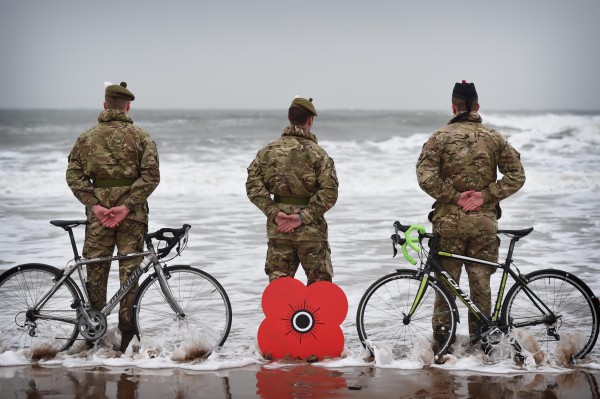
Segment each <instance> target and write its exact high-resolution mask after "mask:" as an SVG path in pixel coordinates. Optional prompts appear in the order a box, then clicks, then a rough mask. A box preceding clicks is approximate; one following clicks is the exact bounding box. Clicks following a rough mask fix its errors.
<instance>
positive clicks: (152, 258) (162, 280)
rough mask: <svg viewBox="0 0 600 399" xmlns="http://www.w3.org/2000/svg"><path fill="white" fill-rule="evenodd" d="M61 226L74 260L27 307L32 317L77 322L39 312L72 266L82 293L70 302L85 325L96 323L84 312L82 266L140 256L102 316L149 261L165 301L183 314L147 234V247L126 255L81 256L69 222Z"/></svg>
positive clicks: (87, 305) (85, 293) (87, 301)
mask: <svg viewBox="0 0 600 399" xmlns="http://www.w3.org/2000/svg"><path fill="white" fill-rule="evenodd" d="M61 227H62V228H63V229H64V230H66V231H68V233H69V236H70V238H71V246H72V248H73V254H74V256H75V259H74V260H75V262H74V263H73V264H71V265H68V266H67V267H66V268H65V269H64V270H63V272H62V274H61V277H60V278H59V279H58V280H57V281H56V282H55V284H54V285H53V286H52V288H51V289H50V291H48V293H46V294H45V295H44V296H43V297H42V298H41V299H40V301H38V303H36V304H34V306H33V307H32V309H31V310H30V312H32V313H33V314H35V316H36V318H43V319H51V320H60V321H65V322H68V323H72V324H77V323H78V322H79V321H78V320H77V319H71V318H62V317H57V316H52V315H45V314H44V313H43V312H40V310H41V309H42V308H43V307H44V305H45V304H46V303H47V302H48V300H49V299H50V298H51V297H52V295H54V293H56V291H57V290H58V288H59V287H60V286H61V285H62V284H64V282H65V281H66V280H67V279H68V278H69V277H70V276H71V275H72V274H73V273H74V272H75V270H77V272H78V275H79V280H80V283H81V286H82V290H81V292H80V293H81V296H82V297H81V298H79V300H78V301H77V303H74V304H72V305H71V306H72V307H73V308H74V309H78V310H79V312H80V314H81V315H82V316H83V317H84V318H85V320H86V322H87V323H88V325H89V326H92V327H97V326H98V325H99V323H98V322H96V321H94V320H92V318H91V317H90V316H89V314H88V310H89V309H90V306H91V305H90V299H89V294H88V291H87V285H86V280H85V278H84V276H83V266H85V265H89V264H94V263H102V262H112V261H114V260H116V261H120V260H127V259H135V258H141V257H144V259H143V260H142V262H141V263H140V265H139V266H138V267H137V268H136V269H135V270H134V271H133V273H131V275H130V276H129V278H128V279H127V281H126V282H125V283H124V284H123V285H122V286H121V287H120V288H119V290H118V291H117V292H116V293H115V294H114V295H113V297H112V298H111V299H110V300H109V301H107V303H106V305H105V306H104V307H103V308H102V310H101V311H100V313H102V314H103V315H104V316H105V317H107V316H108V315H110V313H111V312H112V310H113V309H114V308H115V307H116V306H117V304H118V303H119V302H120V301H121V299H123V297H125V295H126V294H127V293H128V292H129V291H130V290H131V289H132V287H133V286H134V285H135V284H136V283H137V282H138V281H139V279H140V277H141V276H142V275H143V274H144V273H146V272H147V271H148V269H149V265H150V264H152V266H153V267H154V270H155V272H156V274H157V276H158V281H159V284H160V287H161V290H162V292H163V294H164V295H165V299H166V300H167V302H168V303H169V305H170V306H171V308H172V309H173V311H174V312H175V313H177V315H178V316H179V317H184V316H185V313H184V312H183V310H182V309H181V307H180V306H179V304H178V303H177V301H176V300H175V298H174V297H173V294H172V293H171V290H170V289H169V286H168V284H167V277H166V276H165V273H164V271H163V266H162V264H161V262H160V260H159V259H158V257H157V255H156V251H155V250H154V245H153V244H152V240H151V239H150V238H146V246H147V248H148V250H147V251H143V252H136V253H132V254H127V255H116V256H109V257H102V258H95V259H84V258H82V257H80V256H79V254H78V252H77V246H76V244H75V240H74V237H73V232H72V228H71V227H70V226H61Z"/></svg>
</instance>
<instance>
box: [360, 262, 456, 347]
mask: <svg viewBox="0 0 600 399" xmlns="http://www.w3.org/2000/svg"><path fill="white" fill-rule="evenodd" d="M420 284H421V278H420V276H419V274H418V273H417V272H416V271H414V270H398V271H397V272H396V273H392V274H388V275H387V276H384V277H382V278H380V279H379V280H377V281H376V282H375V283H373V284H372V285H371V286H370V287H369V288H368V289H367V291H366V292H365V293H364V295H363V297H362V299H361V300H360V303H359V305H358V310H357V314H356V327H357V329H358V336H359V338H360V340H361V342H362V344H363V346H364V347H365V348H368V349H369V350H370V351H371V354H375V353H374V347H375V348H376V347H380V346H385V347H387V348H388V349H389V350H391V352H392V355H393V357H394V359H417V358H418V357H419V353H421V352H422V351H423V350H428V349H429V348H432V349H433V351H434V354H436V355H443V354H445V353H446V352H447V351H448V348H449V347H450V345H451V344H452V342H453V341H454V337H455V334H456V323H457V320H456V315H457V314H458V313H457V309H456V304H455V302H454V300H453V299H452V298H451V296H450V295H449V294H448V292H447V290H446V289H445V288H444V287H443V286H442V284H441V283H439V282H438V280H436V279H435V278H434V277H433V276H428V280H427V289H426V290H425V292H424V293H423V297H422V298H421V301H420V302H419V304H418V306H417V308H416V310H415V312H414V313H413V315H412V317H411V318H410V320H408V319H407V318H406V316H407V315H408V314H409V311H410V309H411V307H412V306H413V302H414V300H415V297H416V296H417V293H418V292H419V285H420ZM436 295H439V297H440V298H441V299H442V300H443V303H444V305H442V306H440V307H438V309H437V313H436V311H434V301H435V297H436ZM434 317H436V318H444V319H445V320H448V323H447V330H446V331H444V334H443V336H442V337H439V336H438V339H437V340H436V339H434V334H433V327H432V319H433V318H434Z"/></svg>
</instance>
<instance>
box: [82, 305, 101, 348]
mask: <svg viewBox="0 0 600 399" xmlns="http://www.w3.org/2000/svg"><path fill="white" fill-rule="evenodd" d="M87 314H88V316H89V320H90V321H91V322H92V323H93V324H90V323H88V321H87V320H86V318H85V317H84V316H83V315H79V333H80V334H81V335H82V336H83V337H84V338H85V339H88V340H90V341H96V340H98V339H100V338H102V336H104V334H105V333H106V329H107V325H108V324H107V322H106V316H104V315H103V314H102V313H101V312H99V311H97V310H88V311H87Z"/></svg>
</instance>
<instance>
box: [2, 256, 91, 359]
mask: <svg viewBox="0 0 600 399" xmlns="http://www.w3.org/2000/svg"><path fill="white" fill-rule="evenodd" d="M60 273H61V271H60V270H59V269H57V268H55V267H52V266H48V265H42V264H26V265H20V266H16V267H14V268H12V269H9V270H7V271H6V272H4V273H3V274H2V275H1V276H0V336H1V338H0V349H1V350H0V352H2V351H15V352H16V351H20V350H22V349H26V350H28V351H29V356H31V357H32V358H41V357H51V356H54V355H55V354H56V353H58V352H62V351H64V350H66V349H67V348H69V347H70V346H71V345H72V344H73V342H74V341H75V338H76V337H77V334H78V332H79V331H78V329H77V311H76V310H75V309H73V308H72V307H71V305H72V304H73V303H74V302H75V301H76V300H77V299H78V298H79V297H80V295H79V289H78V288H77V286H76V285H75V283H74V282H73V281H72V280H71V279H67V280H65V282H64V283H63V284H62V285H61V286H60V287H59V288H58V290H57V291H56V292H55V293H54V294H53V295H52V297H51V298H50V299H49V300H48V301H47V302H46V303H45V304H44V306H43V307H42V308H40V309H38V311H36V312H33V311H32V307H33V306H34V305H35V304H37V303H38V301H39V300H40V299H41V298H42V297H43V296H44V295H45V294H47V293H48V292H49V291H50V289H51V288H52V287H53V286H54V283H55V279H57V278H58V277H59V276H60ZM54 317H56V318H60V320H58V319H56V320H55V319H52V318H54Z"/></svg>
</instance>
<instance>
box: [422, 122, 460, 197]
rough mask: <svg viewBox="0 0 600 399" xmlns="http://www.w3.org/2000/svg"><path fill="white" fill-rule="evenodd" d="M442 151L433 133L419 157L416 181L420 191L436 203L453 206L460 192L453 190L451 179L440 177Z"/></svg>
mask: <svg viewBox="0 0 600 399" xmlns="http://www.w3.org/2000/svg"><path fill="white" fill-rule="evenodd" d="M442 151H443V146H442V144H441V143H440V142H439V141H438V140H437V138H436V136H435V133H434V134H433V135H432V136H431V137H430V138H429V140H427V142H426V143H425V145H423V149H422V150H421V154H420V155H419V160H418V161H417V181H418V182H419V186H420V187H421V189H422V190H423V191H425V192H426V193H427V194H429V195H430V196H432V197H433V198H435V200H436V201H440V202H443V203H451V204H455V203H457V202H458V199H459V197H460V192H458V191H457V190H456V189H455V188H454V185H453V183H452V180H451V179H449V178H448V179H442V178H441V177H440V168H441V157H442Z"/></svg>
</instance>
